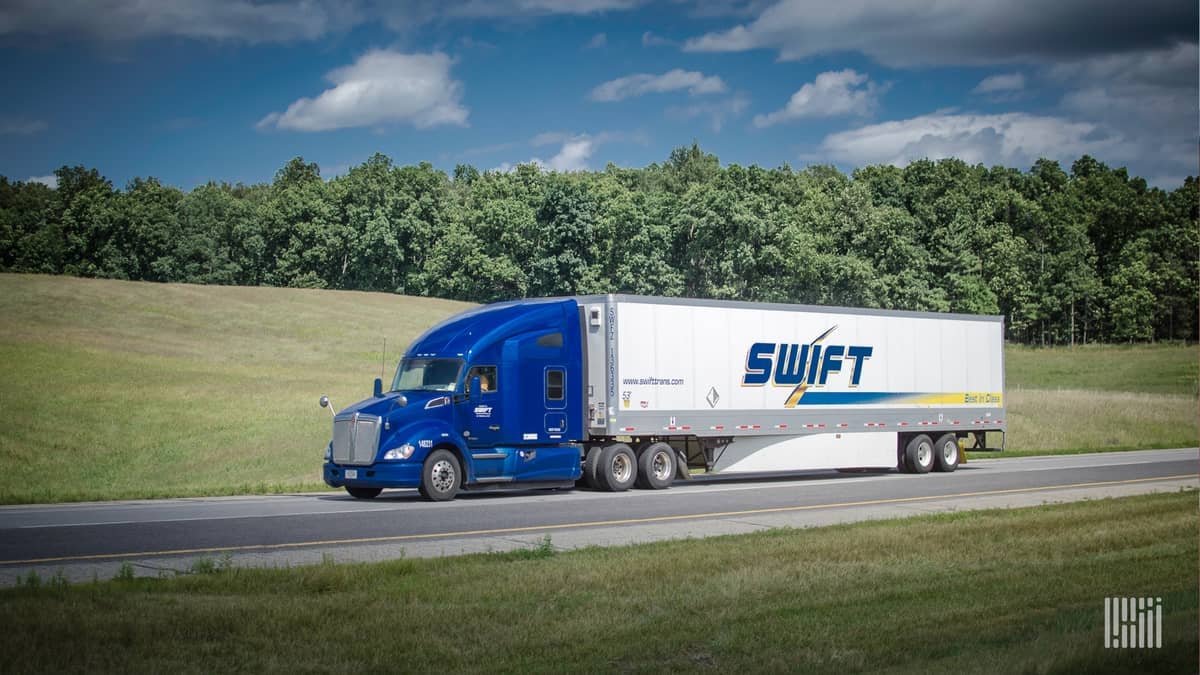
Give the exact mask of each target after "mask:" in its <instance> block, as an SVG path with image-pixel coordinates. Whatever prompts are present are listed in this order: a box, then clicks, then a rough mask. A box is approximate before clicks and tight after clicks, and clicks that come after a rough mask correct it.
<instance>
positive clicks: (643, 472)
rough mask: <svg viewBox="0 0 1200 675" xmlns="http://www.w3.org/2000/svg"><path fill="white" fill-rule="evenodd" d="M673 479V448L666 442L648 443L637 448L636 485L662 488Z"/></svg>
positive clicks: (648, 488)
mask: <svg viewBox="0 0 1200 675" xmlns="http://www.w3.org/2000/svg"><path fill="white" fill-rule="evenodd" d="M673 480H675V449H674V448H672V447H671V446H669V445H667V444H666V443H650V444H648V445H646V446H644V447H642V448H639V449H638V472H637V481H636V482H637V486H638V487H640V488H642V489H645V490H662V489H663V488H667V487H670V486H671V482H672V481H673Z"/></svg>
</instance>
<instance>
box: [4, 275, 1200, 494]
mask: <svg viewBox="0 0 1200 675" xmlns="http://www.w3.org/2000/svg"><path fill="white" fill-rule="evenodd" d="M468 306H469V305H467V304H465V303H460V302H451V301H445V300H435V299H429V298H412V297H403V296H396V295H386V294H379V293H358V292H348V291H316V290H299V289H282V288H243V287H221V286H190V285H178V284H150V283H137V282H122V281H109V280H97V279H76V278H70V277H51V276H29V275H0V317H3V319H2V320H0V365H2V366H3V368H2V372H3V376H2V377H0V408H2V413H3V414H2V415H0V502H2V503H20V502H45V501H68V500H80V499H117V498H133V497H157V496H168V495H197V494H235V493H242V492H264V491H283V490H299V489H307V488H311V487H317V486H320V485H321V484H320V463H321V453H322V452H323V450H324V448H325V444H326V443H327V442H328V440H329V424H330V416H329V411H327V410H323V409H321V408H319V407H317V398H318V397H319V396H320V395H321V394H328V395H329V396H330V397H331V398H332V399H333V401H334V403H335V404H336V405H337V406H345V405H347V404H349V403H351V402H353V401H356V400H359V399H361V398H365V397H366V396H368V395H369V394H370V386H371V380H372V379H373V378H375V377H378V376H379V374H380V359H381V357H382V355H383V354H382V352H383V341H384V340H385V339H386V340H387V354H388V356H387V363H386V365H385V367H384V369H383V370H384V371H385V379H386V378H387V377H390V375H391V371H392V370H393V369H394V367H395V362H396V359H397V358H398V357H399V355H400V352H401V351H402V350H403V349H404V348H405V347H407V345H408V343H409V342H410V341H411V340H412V339H413V338H415V337H416V336H417V335H418V334H419V333H420V332H422V331H423V330H424V329H425V328H427V327H428V326H430V325H432V324H433V323H435V322H437V321H439V320H441V319H442V318H444V317H446V316H449V315H451V314H454V313H456V312H459V311H461V310H463V309H465V308H467V307H468ZM1007 363H1008V388H1009V413H1008V414H1009V422H1010V434H1009V447H1010V448H1017V449H1028V450H1039V451H1041V450H1055V449H1079V448H1085V449H1105V448H1125V447H1168V446H1179V445H1191V444H1194V443H1195V442H1196V429H1195V417H1196V350H1195V349H1194V348H1187V347H1178V346H1174V347H1164V346H1151V347H1144V346H1142V347H1091V346H1089V347H1087V348H1083V349H1076V350H1064V349H1057V350H1036V349H1025V348H1010V349H1009V351H1008V353H1007Z"/></svg>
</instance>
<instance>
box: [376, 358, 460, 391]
mask: <svg viewBox="0 0 1200 675" xmlns="http://www.w3.org/2000/svg"><path fill="white" fill-rule="evenodd" d="M462 364H463V362H462V359H404V360H402V361H400V367H399V368H397V369H396V379H395V380H393V381H392V391H413V390H425V391H453V390H454V385H455V383H457V382H458V373H459V371H460V370H462Z"/></svg>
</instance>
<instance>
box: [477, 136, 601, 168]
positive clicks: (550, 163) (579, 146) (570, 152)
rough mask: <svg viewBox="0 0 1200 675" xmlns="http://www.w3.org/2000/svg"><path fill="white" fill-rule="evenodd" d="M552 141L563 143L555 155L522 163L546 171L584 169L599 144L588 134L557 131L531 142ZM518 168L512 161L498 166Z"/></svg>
mask: <svg viewBox="0 0 1200 675" xmlns="http://www.w3.org/2000/svg"><path fill="white" fill-rule="evenodd" d="M551 139H557V140H551ZM551 143H562V146H561V147H560V148H559V150H558V152H557V153H556V154H555V155H554V156H553V157H551V158H550V159H542V158H540V157H532V158H530V159H529V160H528V161H525V162H522V164H533V165H535V166H537V167H539V168H541V169H543V170H546V171H583V170H586V169H587V168H588V165H587V161H588V159H589V158H590V157H591V156H592V154H593V153H595V152H596V147H597V146H598V145H599V143H598V142H597V141H596V139H594V138H592V137H591V136H589V135H587V134H578V135H576V136H569V137H563V135H562V134H559V133H557V132H552V133H548V134H539V135H538V136H536V137H534V139H533V141H532V142H531V144H532V145H549V144H551ZM516 168H517V165H515V164H513V163H511V162H501V163H500V165H499V166H497V167H496V171H500V172H503V173H509V172H510V171H513V170H515V169H516Z"/></svg>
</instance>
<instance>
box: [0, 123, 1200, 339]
mask: <svg viewBox="0 0 1200 675" xmlns="http://www.w3.org/2000/svg"><path fill="white" fill-rule="evenodd" d="M55 176H56V177H57V179H58V184H57V187H56V188H55V189H51V188H49V187H46V186H45V185H42V184H40V183H35V182H20V181H9V180H8V179H7V178H5V177H2V176H0V271H7V272H35V273H45V274H68V275H76V276H85V277H106V278H115V279H130V280H141V281H157V282H186V283H198V284H227V285H250V286H254V285H267V286H291V287H306V288H332V289H353V290H362V291H384V292H390V293H404V294H410V295H427V296H436V297H441V298H450V299H457V300H470V301H475V302H489V301H495V300H503V299H512V298H521V297H534V296H548V295H576V294H590V293H609V292H617V293H636V294H646V295H663V296H686V297H696V298H724V299H738V300H753V301H769V302H794V303H808V304H825V305H848V306H856V307H879V308H892V309H908V310H924V311H935V312H964V313H982V314H1003V315H1004V316H1005V320H1006V325H1007V329H1008V338H1009V339H1010V340H1014V341H1020V342H1026V343H1036V344H1064V343H1078V342H1094V341H1149V340H1164V339H1166V340H1179V339H1183V340H1191V339H1195V338H1196V336H1197V305H1198V298H1200V295H1198V288H1197V279H1198V270H1197V260H1198V255H1200V229H1198V225H1197V223H1198V220H1197V219H1198V209H1200V206H1198V205H1200V187H1198V184H1197V180H1196V178H1194V177H1189V178H1188V179H1187V180H1186V181H1185V182H1184V184H1183V185H1182V186H1180V187H1179V188H1176V189H1174V190H1172V191H1170V192H1166V191H1164V190H1161V189H1158V188H1151V187H1149V186H1148V185H1147V184H1146V181H1144V180H1143V179H1141V178H1138V177H1131V176H1129V174H1128V173H1127V171H1126V170H1125V169H1123V168H1120V169H1112V168H1109V167H1107V166H1105V165H1104V164H1103V163H1101V162H1099V161H1097V160H1096V159H1094V158H1092V157H1088V156H1084V157H1082V158H1080V159H1079V160H1077V161H1076V162H1074V163H1073V164H1072V165H1071V167H1070V171H1069V172H1068V171H1065V170H1064V169H1063V168H1062V167H1061V166H1060V165H1059V164H1058V163H1057V162H1054V161H1050V160H1045V159H1043V160H1039V161H1038V162H1036V163H1035V164H1034V165H1033V166H1032V167H1031V168H1030V169H1029V170H1028V171H1021V170H1018V169H1013V168H1006V167H999V166H997V167H992V168H986V167H984V166H983V165H975V166H971V165H968V164H966V163H964V162H962V161H960V160H956V159H945V160H939V161H929V160H924V161H918V162H914V163H912V164H909V165H908V166H906V167H904V168H898V167H893V166H886V165H881V166H868V167H864V168H861V169H858V170H856V171H854V172H853V173H852V174H851V175H846V174H843V173H842V172H840V171H838V170H837V169H835V168H833V167H829V166H813V167H808V168H805V169H802V170H793V169H792V168H790V167H788V166H783V167H780V168H775V169H764V168H761V167H758V166H750V167H743V166H738V165H727V166H724V167H722V166H721V164H720V162H719V161H718V159H717V157H715V156H714V155H712V154H709V153H705V152H703V151H702V150H701V149H700V148H699V147H698V146H697V145H695V144H693V145H692V146H691V147H681V148H678V149H676V150H674V151H673V152H672V153H671V155H670V157H669V159H668V160H667V161H665V162H663V163H661V164H658V163H655V164H651V165H649V166H647V167H645V168H620V167H616V166H613V165H609V166H608V167H607V168H605V169H604V170H602V171H580V172H570V173H558V172H548V171H544V170H542V169H541V168H539V167H538V166H536V165H532V164H526V165H520V166H518V167H517V168H516V169H515V170H513V171H511V172H499V171H486V172H482V173H481V172H480V171H478V170H477V169H475V168H474V167H471V166H467V165H460V166H458V167H457V168H455V170H454V172H453V174H452V175H447V174H446V173H445V172H443V171H440V170H437V169H434V168H433V167H432V166H431V165H430V164H428V163H421V164H419V165H416V166H396V165H394V164H393V163H392V161H391V160H390V159H389V158H388V157H386V156H384V155H381V154H376V155H374V156H373V157H371V158H370V159H368V160H367V161H366V162H364V163H363V164H361V165H358V166H355V167H353V168H351V169H350V170H349V171H348V172H347V173H346V174H345V175H342V176H338V177H335V178H333V179H330V180H324V179H322V178H321V175H320V170H319V167H318V166H317V165H316V164H314V163H306V162H305V161H304V160H303V159H302V158H296V159H293V160H291V161H290V162H288V163H287V164H286V165H285V166H284V167H283V168H281V169H280V170H279V171H278V172H277V173H276V174H275V178H274V180H273V181H272V182H271V183H269V184H265V183H264V184H256V185H250V186H246V185H242V184H237V185H229V184H225V183H208V184H206V185H202V186H199V187H197V188H195V189H193V190H191V191H190V192H183V191H181V190H178V189H176V188H174V187H170V186H167V185H163V184H162V183H161V182H160V181H158V180H157V179H155V178H135V179H133V180H132V181H130V182H129V184H128V185H127V186H126V187H125V189H124V190H119V189H114V188H113V185H112V183H111V181H109V180H107V179H106V178H104V177H103V176H102V175H101V174H100V173H99V172H98V171H97V170H95V169H89V168H85V167H80V166H76V167H66V166H64V167H63V168H61V169H59V170H58V171H56V172H55Z"/></svg>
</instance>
